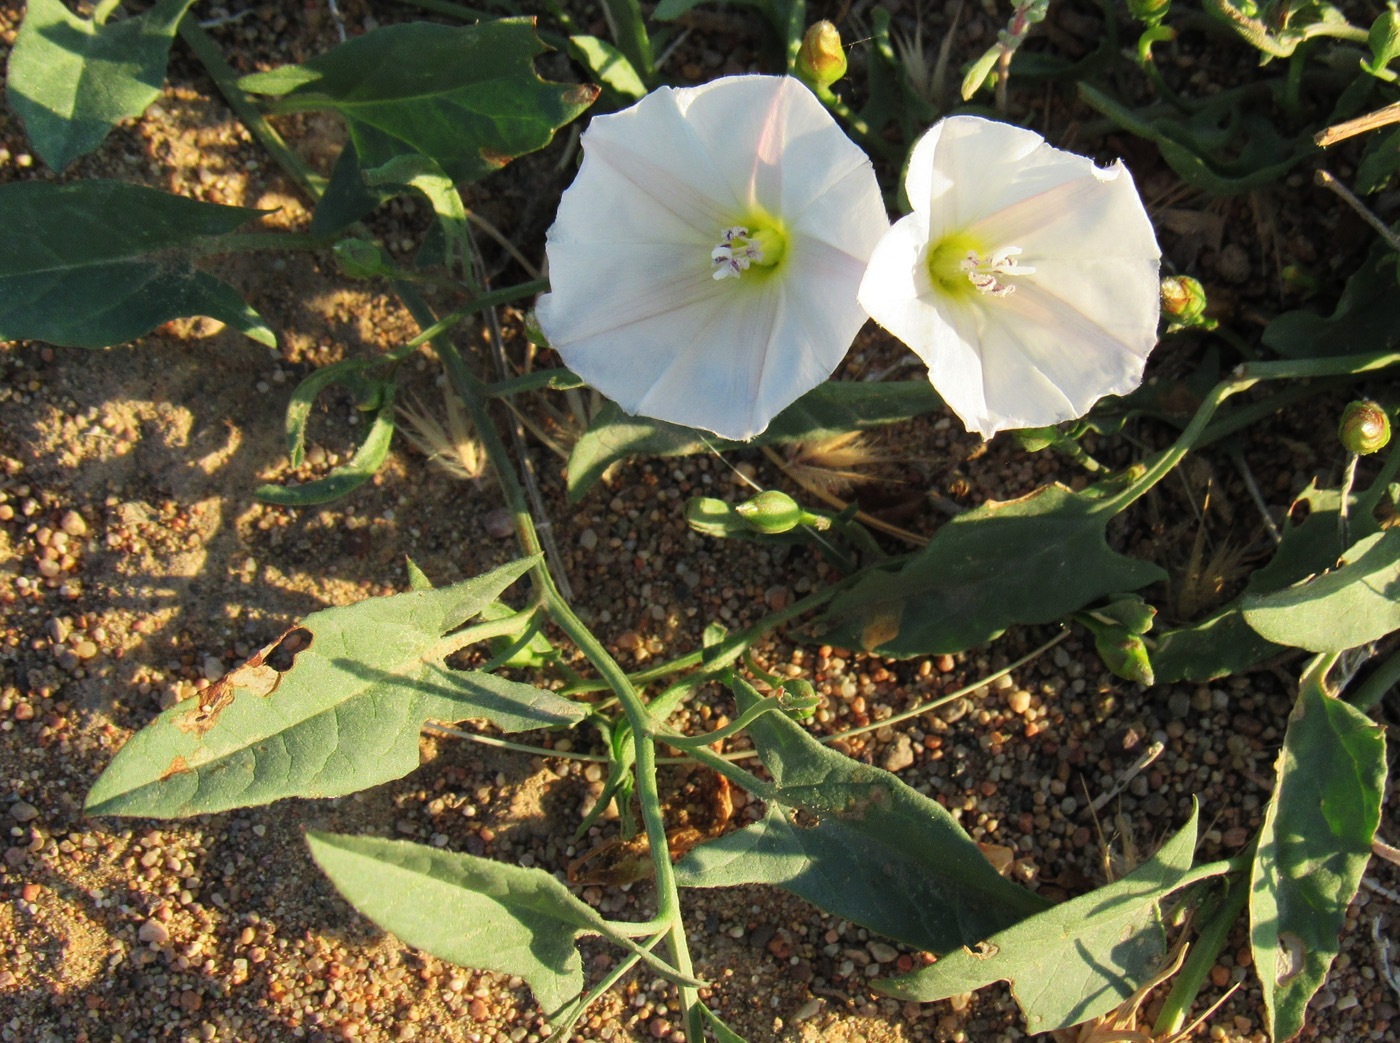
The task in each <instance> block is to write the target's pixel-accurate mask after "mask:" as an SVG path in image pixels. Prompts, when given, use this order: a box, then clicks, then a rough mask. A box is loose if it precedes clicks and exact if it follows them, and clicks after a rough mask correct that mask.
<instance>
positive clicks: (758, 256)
mask: <svg viewBox="0 0 1400 1043" xmlns="http://www.w3.org/2000/svg"><path fill="white" fill-rule="evenodd" d="M762 260H763V247H762V245H760V244H759V243H756V242H754V241H753V240H751V239H750V238H749V230H748V229H747V228H745V227H744V226H743V225H734V226H733V227H732V228H726V229H725V230H724V231H723V232H721V233H720V237H719V245H718V246H716V247H715V248H714V249H713V250H711V251H710V265H711V266H712V267H713V268H714V276H713V277H714V278H716V279H731V278H732V279H737V278H739V274H740V273H741V272H744V271H746V270H747V269H748V267H749V265H751V264H753V263H754V262H755V261H760V262H761V261H762Z"/></svg>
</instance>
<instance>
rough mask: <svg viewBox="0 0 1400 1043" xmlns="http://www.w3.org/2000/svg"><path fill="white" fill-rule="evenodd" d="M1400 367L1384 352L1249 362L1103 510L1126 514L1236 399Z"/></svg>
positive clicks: (1397, 357)
mask: <svg viewBox="0 0 1400 1043" xmlns="http://www.w3.org/2000/svg"><path fill="white" fill-rule="evenodd" d="M1395 365H1400V352H1397V351H1382V352H1373V353H1367V354H1364V355H1339V356H1337V357H1335V358H1321V359H1302V360H1299V361H1293V360H1291V359H1287V360H1283V361H1279V362H1246V363H1244V364H1242V365H1240V366H1237V367H1236V368H1235V372H1234V374H1233V375H1232V376H1231V377H1229V378H1228V379H1226V380H1222V381H1221V382H1220V383H1219V384H1216V385H1215V387H1214V388H1212V389H1211V391H1210V394H1208V395H1206V397H1205V401H1203V402H1202V403H1201V405H1200V407H1199V408H1198V409H1197V410H1196V415H1195V416H1194V417H1192V418H1191V423H1189V424H1188V425H1187V426H1186V430H1184V431H1182V432H1181V435H1180V436H1179V437H1178V438H1177V440H1176V441H1175V442H1174V443H1173V444H1172V445H1171V446H1170V447H1169V448H1167V449H1165V450H1163V451H1162V452H1161V453H1159V454H1158V455H1157V458H1156V460H1154V461H1153V462H1152V463H1151V464H1150V465H1148V467H1147V469H1146V470H1145V471H1144V472H1143V473H1142V474H1141V475H1139V476H1138V477H1137V478H1135V479H1134V480H1133V482H1132V484H1130V485H1129V486H1128V487H1127V488H1126V489H1124V490H1123V491H1122V492H1120V493H1118V494H1116V495H1114V496H1111V497H1109V498H1107V499H1105V500H1104V501H1103V502H1102V504H1101V506H1100V509H1101V510H1107V511H1109V512H1111V513H1113V514H1117V513H1119V512H1120V511H1123V510H1126V509H1127V508H1128V507H1129V506H1131V505H1132V504H1133V503H1134V502H1136V501H1137V500H1138V499H1139V498H1140V497H1141V496H1143V495H1144V494H1145V493H1146V492H1147V491H1148V490H1149V489H1151V488H1152V487H1153V486H1154V485H1156V484H1157V483H1158V482H1160V481H1161V480H1162V479H1163V478H1165V477H1166V476H1167V475H1168V474H1170V473H1171V471H1172V468H1174V467H1175V466H1176V465H1177V464H1179V463H1180V462H1181V460H1182V458H1183V457H1185V456H1186V454H1187V453H1188V452H1189V451H1190V450H1191V449H1192V448H1193V447H1194V446H1195V445H1196V443H1197V442H1198V441H1199V440H1200V439H1201V436H1202V435H1203V434H1204V433H1205V430H1206V427H1207V425H1208V424H1209V423H1210V420H1211V417H1213V416H1214V415H1215V411H1216V410H1217V409H1219V408H1220V406H1221V405H1222V404H1223V403H1224V402H1225V400H1226V399H1227V398H1229V397H1230V396H1232V395H1237V394H1239V393H1240V392H1241V391H1248V390H1249V389H1250V388H1252V387H1253V386H1254V385H1255V384H1259V383H1262V382H1263V381H1266V380H1288V379H1293V380H1298V379H1303V378H1307V377H1335V376H1359V375H1360V374H1362V373H1373V372H1375V371H1376V370H1380V369H1386V368H1388V367H1390V366H1395Z"/></svg>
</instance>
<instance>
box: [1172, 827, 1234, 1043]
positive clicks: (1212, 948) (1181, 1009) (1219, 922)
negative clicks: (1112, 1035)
mask: <svg viewBox="0 0 1400 1043" xmlns="http://www.w3.org/2000/svg"><path fill="white" fill-rule="evenodd" d="M1248 850H1249V853H1250V854H1251V855H1253V853H1254V848H1253V846H1252V845H1251V846H1250V848H1249V849H1248ZM1248 898H1249V877H1248V876H1246V875H1243V874H1242V875H1240V876H1239V877H1236V878H1235V879H1234V880H1230V881H1227V883H1226V885H1225V893H1224V895H1223V896H1222V897H1221V899H1220V903H1219V905H1217V906H1216V908H1215V911H1214V912H1213V913H1212V914H1211V916H1210V919H1209V920H1207V921H1206V924H1205V926H1204V927H1202V928H1201V931H1200V933H1199V934H1198V935H1197V936H1196V941H1195V942H1194V943H1193V944H1192V946H1191V952H1190V953H1189V954H1188V955H1187V957H1186V962H1185V963H1183V964H1182V965H1181V970H1180V971H1178V972H1177V975H1176V978H1175V979H1174V980H1173V981H1172V988H1171V992H1169V993H1168V994H1167V999H1166V1002H1165V1003H1163V1004H1162V1010H1161V1012H1160V1013H1159V1014H1158V1015H1157V1021H1156V1023H1155V1024H1154V1025H1153V1026H1152V1035H1153V1037H1154V1038H1156V1039H1161V1038H1163V1037H1166V1036H1174V1035H1175V1034H1176V1033H1177V1032H1179V1031H1181V1027H1182V1026H1183V1025H1184V1024H1185V1023H1186V1015H1187V1014H1188V1013H1190V1010H1191V1005H1192V1004H1193V1003H1195V1002H1196V997H1197V996H1198V995H1199V994H1200V991H1201V986H1203V985H1204V984H1205V981H1206V975H1207V974H1209V973H1210V969H1211V968H1212V967H1214V966H1215V961H1216V959H1217V958H1218V957H1219V956H1220V950H1221V949H1223V948H1224V947H1225V942H1226V941H1227V940H1228V939H1229V937H1230V928H1231V927H1233V926H1234V924H1235V921H1236V920H1238V919H1239V916H1240V912H1241V911H1242V910H1243V909H1244V904H1245V902H1246V901H1247V900H1248Z"/></svg>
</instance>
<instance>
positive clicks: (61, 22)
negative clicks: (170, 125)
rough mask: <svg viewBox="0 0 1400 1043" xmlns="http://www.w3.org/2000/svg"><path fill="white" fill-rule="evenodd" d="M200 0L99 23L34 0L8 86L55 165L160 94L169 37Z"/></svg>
mask: <svg viewBox="0 0 1400 1043" xmlns="http://www.w3.org/2000/svg"><path fill="white" fill-rule="evenodd" d="M192 2H193V0H160V2H159V3H157V4H156V5H155V6H154V7H152V8H151V9H150V10H149V11H146V12H144V13H143V14H139V15H137V16H135V17H134V18H123V19H121V20H119V21H113V22H108V23H106V24H105V25H97V24H96V23H94V22H93V21H91V20H89V19H86V18H78V17H76V16H75V15H73V14H71V13H70V12H69V11H68V9H67V8H66V7H64V6H63V4H62V3H61V2H60V0H29V6H28V7H27V8H26V9H25V12H24V24H23V25H21V26H20V29H19V35H18V36H17V37H16V38H15V46H14V50H13V51H11V52H10V66H9V71H8V74H7V78H6V83H5V90H6V93H7V94H8V95H9V98H10V104H11V105H12V106H14V109H15V111H16V112H17V113H19V116H20V118H21V119H22V120H24V127H25V130H26V131H27V132H28V134H29V143H30V144H31V145H32V146H33V147H34V151H35V152H37V153H39V156H40V158H42V159H43V161H44V162H45V163H47V164H48V165H49V166H51V167H52V168H53V169H54V170H60V171H61V170H63V168H64V167H66V166H68V164H69V163H71V162H73V160H75V159H77V158H78V157H79V156H85V155H87V154H88V153H89V152H92V151H93V150H94V149H96V148H97V146H98V145H100V144H102V139H103V138H105V137H106V136H107V132H108V131H110V130H111V129H112V128H113V127H114V126H116V125H117V123H118V122H119V121H121V120H124V119H128V118H130V117H132V116H139V115H141V113H143V112H145V111H146V106H148V105H150V104H151V102H153V101H155V100H156V98H157V97H158V96H159V94H160V88H161V84H162V83H164V82H165V65H166V62H167V61H168V60H169V58H170V41H171V40H172V39H174V36H175V27H176V26H177V25H178V24H179V22H180V19H181V17H183V16H184V13H185V9H186V8H188V7H189V6H190V4H191V3H192Z"/></svg>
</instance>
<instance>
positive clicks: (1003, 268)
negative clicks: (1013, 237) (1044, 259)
mask: <svg viewBox="0 0 1400 1043" xmlns="http://www.w3.org/2000/svg"><path fill="white" fill-rule="evenodd" d="M1020 253H1021V248H1020V247H1019V246H1008V247H1006V248H1005V249H1004V250H1000V251H996V252H993V253H991V254H989V255H988V256H987V257H985V258H984V257H980V256H978V254H977V251H976V250H969V251H968V252H967V256H966V257H964V258H963V260H962V262H961V263H960V264H959V266H958V267H959V268H961V269H962V271H964V272H966V273H967V278H968V281H969V282H971V283H972V285H973V286H975V287H977V289H978V291H979V292H981V293H987V294H991V295H992V296H993V297H1006V296H1009V295H1010V294H1012V293H1015V292H1016V284H1015V283H1013V282H1004V281H1002V280H1001V279H998V278H997V276H999V275H1034V274H1035V269H1034V268H1032V267H1031V266H1030V265H1025V264H1017V263H1016V260H1015V258H1016V257H1018V256H1019V255H1020Z"/></svg>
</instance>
